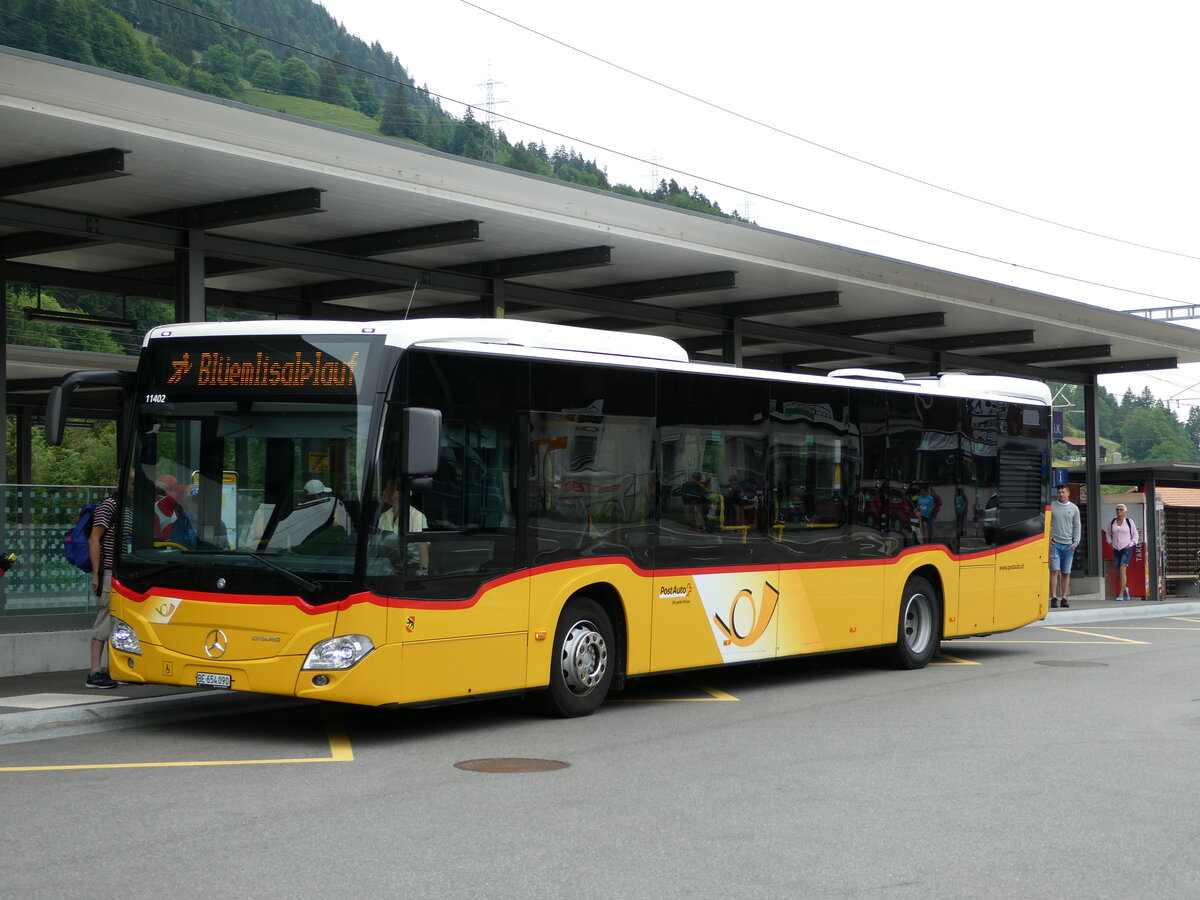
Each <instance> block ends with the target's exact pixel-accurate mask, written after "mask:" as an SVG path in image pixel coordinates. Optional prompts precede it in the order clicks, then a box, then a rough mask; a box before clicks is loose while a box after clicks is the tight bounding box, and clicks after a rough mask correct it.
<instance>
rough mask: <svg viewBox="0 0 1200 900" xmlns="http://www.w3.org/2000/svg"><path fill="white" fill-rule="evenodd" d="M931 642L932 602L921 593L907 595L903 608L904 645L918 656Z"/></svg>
mask: <svg viewBox="0 0 1200 900" xmlns="http://www.w3.org/2000/svg"><path fill="white" fill-rule="evenodd" d="M931 640H933V601H931V600H930V599H929V597H927V596H926V595H925V594H923V593H920V592H918V593H915V594H911V595H909V598H908V600H906V601H905V606H904V643H905V644H906V645H907V646H908V649H909V650H910V651H912V652H913V653H916V654H920V653H922V652H923V651H924V650H925V648H926V647H928V646H929V642H930V641H931Z"/></svg>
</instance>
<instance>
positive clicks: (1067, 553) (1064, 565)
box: [1050, 541, 1075, 575]
mask: <svg viewBox="0 0 1200 900" xmlns="http://www.w3.org/2000/svg"><path fill="white" fill-rule="evenodd" d="M1074 561H1075V551H1074V550H1072V549H1071V545H1070V544H1057V543H1054V542H1053V541H1051V542H1050V571H1051V572H1062V573H1063V574H1064V575H1070V574H1071V563H1072V562H1074Z"/></svg>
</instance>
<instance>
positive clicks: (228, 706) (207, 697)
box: [0, 691, 316, 745]
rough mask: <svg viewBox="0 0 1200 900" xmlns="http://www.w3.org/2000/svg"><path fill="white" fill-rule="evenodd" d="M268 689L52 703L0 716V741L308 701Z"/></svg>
mask: <svg viewBox="0 0 1200 900" xmlns="http://www.w3.org/2000/svg"><path fill="white" fill-rule="evenodd" d="M315 702H316V701H315V700H297V699H296V698H294V697H278V696H274V695H270V694H227V693H223V692H221V693H218V692H216V691H212V692H210V691H191V692H188V693H184V694H179V695H177V696H169V697H143V698H141V699H134V700H114V701H108V702H103V703H81V704H79V705H78V706H61V707H56V708H54V709H35V710H29V711H28V712H18V713H8V714H7V715H4V716H0V745H2V744H17V743H22V742H24V741H44V740H50V739H52V738H59V737H75V736H77V735H81V734H92V733H94V732H98V731H111V730H115V729H118V728H140V727H142V726H145V725H162V724H166V723H170V722H178V721H182V720H188V719H199V718H206V717H210V716H236V715H245V714H247V713H254V712H265V711H268V710H274V709H282V708H285V707H287V706H294V705H307V704H311V703H315Z"/></svg>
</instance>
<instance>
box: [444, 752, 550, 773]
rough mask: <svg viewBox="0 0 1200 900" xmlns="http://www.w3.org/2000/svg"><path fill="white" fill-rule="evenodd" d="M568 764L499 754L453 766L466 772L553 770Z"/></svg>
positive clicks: (464, 761) (468, 760)
mask: <svg viewBox="0 0 1200 900" xmlns="http://www.w3.org/2000/svg"><path fill="white" fill-rule="evenodd" d="M569 765H571V764H570V763H565V762H559V761H558V760H557V759H520V758H516V757H511V756H501V757H497V758H496V759H465V760H463V761H462V762H456V763H455V764H454V768H456V769H466V770H467V771H468V772H553V771H554V770H555V769H565V768H567V767H568V766H569Z"/></svg>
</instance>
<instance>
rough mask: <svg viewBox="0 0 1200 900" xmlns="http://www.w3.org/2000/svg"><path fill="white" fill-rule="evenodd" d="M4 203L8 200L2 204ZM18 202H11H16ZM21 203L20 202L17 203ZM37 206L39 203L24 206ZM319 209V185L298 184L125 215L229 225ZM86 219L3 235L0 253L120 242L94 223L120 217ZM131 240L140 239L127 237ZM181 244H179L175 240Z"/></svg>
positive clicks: (186, 224)
mask: <svg viewBox="0 0 1200 900" xmlns="http://www.w3.org/2000/svg"><path fill="white" fill-rule="evenodd" d="M5 205H8V204H5ZM17 205H18V204H12V206H14V207H15V206H17ZM21 205H23V204H21ZM26 208H29V209H39V208H41V207H26ZM320 211H321V190H320V189H319V188H301V189H299V190H295V191H282V192H279V193H275V194H261V195H258V196H254V197H240V198H238V199H236V200H223V201H220V202H218V203H205V204H201V205H199V206H184V207H179V208H176V209H167V210H160V211H159V212H154V213H147V214H144V215H136V216H128V217H126V219H128V220H132V221H135V222H141V223H145V224H150V225H163V226H174V227H177V228H200V229H208V228H226V227H229V226H231V225H245V224H248V223H251V222H262V221H266V220H274V219H283V218H288V217H291V216H298V215H305V214H307V213H314V212H320ZM73 215H77V216H80V217H81V218H83V219H85V220H87V221H88V222H91V223H94V227H93V228H92V229H88V228H86V227H85V228H83V229H78V228H74V229H69V230H65V231H63V230H57V229H56V230H53V231H51V233H49V234H46V233H44V232H41V231H33V232H25V233H23V234H11V235H8V236H7V237H5V238H4V239H3V242H2V244H0V246H2V248H3V255H4V257H5V258H7V259H15V258H19V257H23V256H34V255H37V254H41V253H53V252H55V251H59V250H69V249H73V248H76V247H89V246H94V245H96V244H99V243H107V242H115V243H120V242H122V237H121V236H119V235H118V234H114V233H113V231H114V230H115V229H112V228H109V229H105V231H106V232H107V233H104V234H102V233H99V232H98V231H97V227H98V225H99V223H100V222H101V221H111V222H116V221H122V220H119V219H115V218H114V219H102V218H101V217H97V216H86V215H82V214H79V213H74V214H73ZM131 243H140V242H138V241H131ZM176 245H177V246H182V245H181V244H176Z"/></svg>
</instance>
